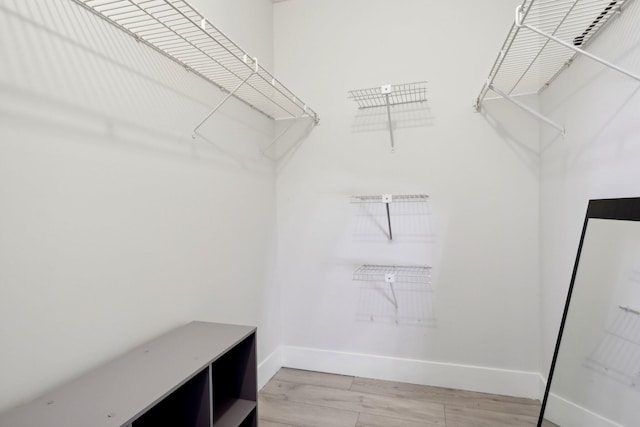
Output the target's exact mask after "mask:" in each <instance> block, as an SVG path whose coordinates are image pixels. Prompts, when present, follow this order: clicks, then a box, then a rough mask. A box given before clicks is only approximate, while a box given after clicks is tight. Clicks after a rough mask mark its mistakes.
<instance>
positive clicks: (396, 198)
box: [351, 194, 429, 203]
mask: <svg viewBox="0 0 640 427" xmlns="http://www.w3.org/2000/svg"><path fill="white" fill-rule="evenodd" d="M391 197H392V200H393V202H394V203H395V202H404V203H407V202H408V203H411V202H413V203H420V202H426V201H427V199H428V198H429V196H428V195H426V194H398V195H396V194H393V195H392V196H391ZM351 203H384V201H383V196H380V195H376V196H351Z"/></svg>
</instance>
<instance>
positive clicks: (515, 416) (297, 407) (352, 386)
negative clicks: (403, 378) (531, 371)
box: [258, 368, 553, 427]
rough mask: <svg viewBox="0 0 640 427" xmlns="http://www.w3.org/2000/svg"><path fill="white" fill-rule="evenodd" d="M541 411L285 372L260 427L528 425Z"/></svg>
mask: <svg viewBox="0 0 640 427" xmlns="http://www.w3.org/2000/svg"><path fill="white" fill-rule="evenodd" d="M539 410H540V402H538V401H535V400H530V399H522V398H517V397H509V396H498V395H492V394H487V393H475V392H469V391H461V390H452V389H446V388H440V387H429V386H422V385H415V384H405V383H398V382H393V381H380V380H371V379H366V378H354V377H351V376H345V375H333V374H324V373H319V372H311V371H300V370H296V369H285V368H283V369H281V370H280V371H279V372H278V373H277V374H276V375H275V376H274V378H272V379H271V381H269V383H267V385H266V386H265V387H263V389H262V390H261V391H260V395H259V410H258V414H259V417H260V420H259V426H260V427H532V426H535V425H536V423H537V420H538V412H539ZM549 425H550V426H552V425H553V424H549Z"/></svg>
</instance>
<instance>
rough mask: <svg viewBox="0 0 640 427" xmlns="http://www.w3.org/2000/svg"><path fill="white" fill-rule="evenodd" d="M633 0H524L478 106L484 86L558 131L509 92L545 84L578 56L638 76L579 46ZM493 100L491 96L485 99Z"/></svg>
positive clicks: (530, 90) (529, 91)
mask: <svg viewBox="0 0 640 427" xmlns="http://www.w3.org/2000/svg"><path fill="white" fill-rule="evenodd" d="M631 1H633V0H554V1H548V0H524V1H523V2H522V4H521V5H520V6H518V8H517V9H516V17H515V21H514V23H513V25H512V26H511V29H510V31H509V33H508V35H507V38H506V39H505V41H504V43H503V44H502V48H501V49H500V51H499V53H498V56H497V58H496V60H495V62H494V64H493V67H492V68H491V71H490V73H489V77H488V78H487V80H486V82H485V83H484V85H483V87H482V90H481V91H480V94H479V95H478V97H477V98H476V100H475V103H474V104H475V108H476V109H477V110H478V111H479V110H480V109H481V108H482V103H483V102H484V101H485V100H486V99H489V98H487V94H488V92H489V91H492V92H494V93H495V94H497V95H498V97H502V98H505V99H507V100H509V101H510V102H512V103H514V104H515V105H517V106H518V107H520V108H522V109H523V110H525V111H527V112H528V113H530V114H533V115H534V116H536V117H537V118H539V119H540V120H542V121H544V122H546V123H547V124H549V125H551V126H553V127H555V128H556V129H558V130H559V131H561V132H563V133H564V127H563V126H561V125H560V124H558V123H556V122H554V121H553V120H551V119H549V118H548V117H546V116H544V115H542V114H540V113H539V112H538V111H536V110H534V109H532V108H531V107H529V106H527V105H525V104H523V103H522V102H520V101H519V100H517V99H516V98H514V96H517V95H526V94H533V93H539V92H541V91H542V90H544V89H545V88H547V87H548V86H549V85H550V84H551V83H552V82H553V81H554V80H555V79H556V78H557V77H558V75H559V74H560V73H561V72H562V71H563V70H564V69H565V68H567V67H568V66H569V65H571V63H572V62H573V61H574V59H575V58H576V57H577V56H578V55H583V56H587V57H589V58H591V59H593V60H595V61H598V62H600V63H602V64H604V65H606V66H608V67H610V68H613V69H615V70H616V71H619V72H621V73H623V74H626V75H627V76H629V77H632V78H634V79H636V80H640V76H638V75H636V74H633V73H631V72H629V71H627V70H624V69H622V68H620V67H618V66H616V65H614V64H612V63H610V62H608V61H606V60H603V59H601V58H599V57H597V56H595V55H592V54H591V53H589V52H587V51H585V50H584V48H585V47H586V46H588V45H589V43H590V42H591V41H592V40H593V39H594V38H595V36H596V35H597V34H598V33H599V32H600V30H602V29H603V28H604V27H605V26H606V25H607V23H608V22H609V21H610V20H611V18H612V17H614V16H615V15H616V14H618V13H620V12H621V11H622V9H623V7H624V6H626V5H627V4H628V3H630V2H631ZM491 99H494V98H491Z"/></svg>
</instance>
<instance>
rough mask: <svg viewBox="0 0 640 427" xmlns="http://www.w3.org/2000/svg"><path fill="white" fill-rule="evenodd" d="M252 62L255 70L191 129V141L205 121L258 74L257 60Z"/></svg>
mask: <svg viewBox="0 0 640 427" xmlns="http://www.w3.org/2000/svg"><path fill="white" fill-rule="evenodd" d="M253 60H254V62H255V68H254V70H253V71H252V72H251V73H250V74H249V75H248V76H247V77H246V78H245V79H244V80H242V81H241V82H240V84H238V86H236V87H235V88H234V89H233V90H232V91H231V92H229V93H228V94H227V96H225V97H224V99H223V100H222V101H220V102H219V103H218V105H216V106H215V107H214V109H213V110H211V112H210V113H209V114H207V116H206V117H205V118H204V119H202V120H201V121H200V123H198V125H197V126H196V127H195V128H194V129H193V133H192V134H191V137H192V138H193V139H195V138H196V134H197V133H198V129H200V127H201V126H202V125H203V124H204V123H205V122H206V121H207V120H209V119H210V118H211V116H213V115H214V114H215V113H216V112H217V111H218V110H219V109H220V107H222V106H223V105H224V104H225V102H227V101H228V100H229V98H231V97H232V96H234V95H235V94H236V92H237V91H238V90H240V88H241V87H242V86H244V84H245V83H247V82H248V81H249V79H250V78H251V77H253V75H254V74H256V73H257V72H258V60H257V59H256V58H253ZM244 62H245V63H246V62H247V58H246V57H245V60H244Z"/></svg>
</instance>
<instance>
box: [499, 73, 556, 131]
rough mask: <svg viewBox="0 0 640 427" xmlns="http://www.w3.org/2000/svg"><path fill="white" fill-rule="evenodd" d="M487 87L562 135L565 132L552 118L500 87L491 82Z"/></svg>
mask: <svg viewBox="0 0 640 427" xmlns="http://www.w3.org/2000/svg"><path fill="white" fill-rule="evenodd" d="M489 89H491V90H492V91H493V92H495V93H497V94H498V95H500V96H501V97H503V98H504V99H506V100H507V101H509V102H511V103H513V104H514V105H516V106H517V107H520V108H521V109H523V110H524V111H526V112H527V113H529V114H532V115H534V116H536V117H537V118H539V119H540V120H542V121H543V122H545V123H547V124H548V125H550V126H552V127H554V128H556V129H558V130H559V131H560V132H562V134H563V135H564V134H565V130H564V127H563V126H561V125H559V124H558V123H556V122H554V121H553V120H551V119H550V118H548V117H547V116H544V115H542V114H540V113H539V112H537V111H536V110H534V109H533V108H531V107H529V106H528V105H525V104H523V103H522V102H520V101H518V100H517V99H515V98H514V97H512V96H509V95H507V94H506V93H504V92H502V91H501V90H500V89H498V88H496V87H494V86H493V84H490V85H489Z"/></svg>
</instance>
